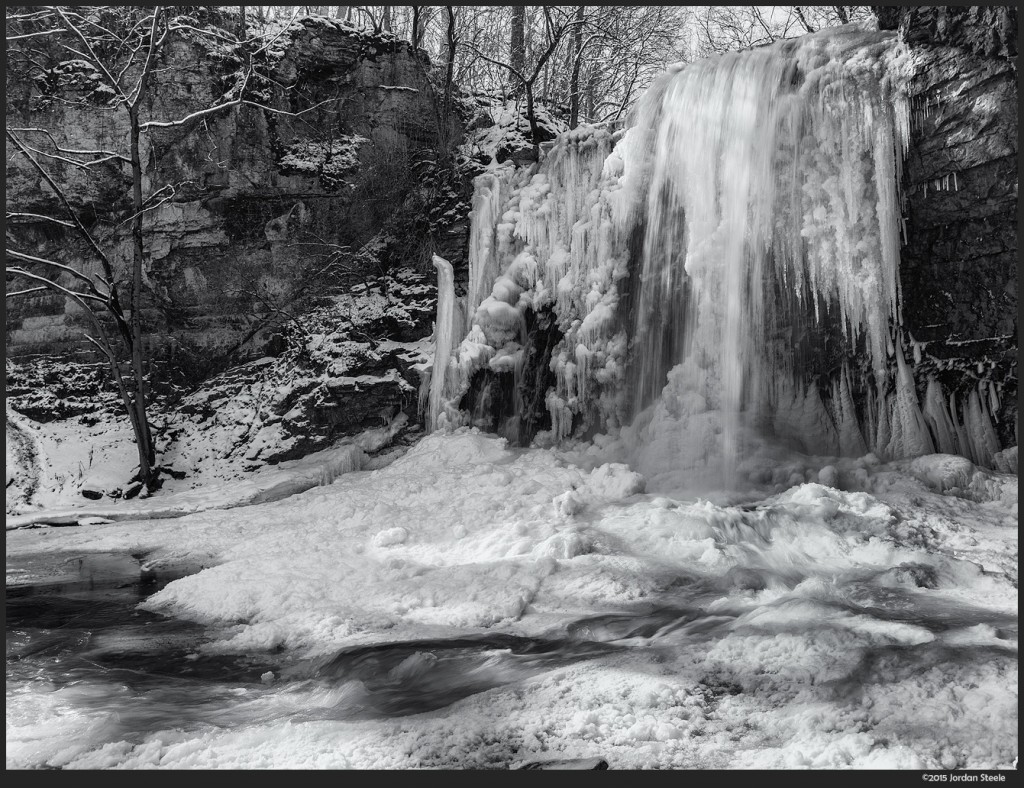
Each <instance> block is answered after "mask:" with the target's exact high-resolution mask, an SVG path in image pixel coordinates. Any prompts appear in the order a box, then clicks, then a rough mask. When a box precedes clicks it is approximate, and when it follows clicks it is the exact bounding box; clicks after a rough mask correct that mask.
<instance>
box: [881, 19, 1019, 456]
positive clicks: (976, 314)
mask: <svg viewBox="0 0 1024 788" xmlns="http://www.w3.org/2000/svg"><path fill="white" fill-rule="evenodd" d="M876 14H877V16H878V19H879V24H880V26H881V27H882V28H885V29H897V28H898V29H899V31H900V36H901V38H902V39H903V41H904V42H905V43H906V45H907V46H908V47H909V49H910V53H911V58H912V63H913V77H912V79H911V81H910V93H911V100H912V118H911V135H910V149H909V153H908V156H907V160H906V162H905V168H904V177H903V187H904V193H905V200H906V203H905V205H906V209H905V217H906V233H905V237H904V244H903V248H902V250H901V253H900V254H901V267H900V278H901V281H902V286H903V323H904V326H905V328H906V330H907V331H908V333H909V335H910V338H911V339H912V340H913V342H914V343H915V344H916V345H917V354H918V355H919V356H920V361H919V362H918V363H917V364H916V368H915V372H916V376H917V377H918V382H919V384H920V383H923V382H924V381H925V380H926V379H927V378H928V377H934V378H936V379H937V380H938V381H939V382H941V383H942V384H943V388H944V389H945V390H946V392H947V393H955V394H957V395H958V396H959V395H962V394H963V393H965V392H966V391H969V390H971V389H972V388H974V387H976V386H978V384H979V382H981V383H982V384H983V388H986V386H985V385H984V384H986V383H989V382H991V384H992V385H991V387H988V388H990V390H991V391H994V392H995V394H996V397H995V399H997V400H998V402H996V403H994V406H993V404H990V405H989V407H990V408H991V409H992V411H993V413H992V415H993V420H994V422H995V426H996V429H997V432H998V434H999V438H1000V442H1001V443H1002V445H1003V446H1012V445H1015V444H1016V443H1017V73H1016V57H1017V11H1016V9H1015V8H1013V7H1010V6H975V7H944V6H928V7H881V8H877V9H876Z"/></svg>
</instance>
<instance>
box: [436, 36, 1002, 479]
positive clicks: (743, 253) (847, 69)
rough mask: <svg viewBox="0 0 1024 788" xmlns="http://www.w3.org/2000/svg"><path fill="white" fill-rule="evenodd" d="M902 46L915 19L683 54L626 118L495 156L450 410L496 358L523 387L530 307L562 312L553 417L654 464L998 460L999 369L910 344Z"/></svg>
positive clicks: (557, 423) (478, 208)
mask: <svg viewBox="0 0 1024 788" xmlns="http://www.w3.org/2000/svg"><path fill="white" fill-rule="evenodd" d="M900 59H901V52H900V49H899V46H898V44H897V42H896V39H895V37H894V36H893V35H892V34H891V33H888V32H880V31H874V30H870V29H866V28H865V27H862V26H858V25H847V26H845V27H843V28H839V29H834V30H828V31H822V32H820V33H816V34H811V35H807V36H803V37H801V38H799V39H794V40H788V41H781V42H777V43H776V44H774V45H771V46H768V47H762V48H758V49H755V50H751V51H744V52H732V53H727V54H725V55H721V56H718V57H715V58H709V59H706V60H703V61H700V62H697V63H692V64H688V65H685V66H680V67H676V68H673V69H671V70H670V71H669V72H668V73H666V74H665V75H663V76H662V77H661V78H660V79H659V80H658V81H657V82H656V83H655V84H654V85H653V86H652V87H651V88H650V90H649V91H648V92H647V94H646V95H645V96H644V97H643V99H642V100H641V102H640V104H639V106H638V109H637V111H636V112H635V113H634V119H633V125H632V126H631V127H630V128H629V129H628V131H626V132H625V133H624V134H623V133H615V134H610V133H609V132H607V131H606V130H602V129H597V128H580V129H576V130H574V131H572V132H569V133H566V134H563V135H561V136H560V137H559V139H558V140H557V141H556V143H555V144H554V146H553V147H552V148H551V149H550V151H548V153H547V155H546V156H545V157H544V158H543V159H542V161H541V162H540V163H539V164H538V165H534V166H532V167H531V168H529V169H526V170H518V171H517V170H514V169H513V168H512V167H511V166H505V167H503V168H502V167H494V168H493V169H492V170H490V171H489V172H488V173H486V174H485V175H482V176H480V177H479V178H478V179H477V183H476V196H475V198H474V207H473V212H472V215H471V222H472V229H471V248H470V273H469V292H468V295H467V298H466V307H467V308H466V323H465V330H466V335H465V336H466V338H465V340H464V341H463V343H462V345H461V347H460V348H459V350H458V353H457V357H456V360H455V362H454V366H455V368H456V369H455V375H456V377H457V378H458V382H457V383H456V384H454V385H453V387H452V389H451V390H450V392H449V393H450V395H451V398H452V399H451V400H450V402H449V409H450V410H452V411H454V410H455V409H457V407H458V400H459V398H460V397H461V396H462V395H463V394H464V393H465V392H466V391H467V390H468V389H469V388H470V386H471V381H472V379H473V376H474V375H475V374H477V373H478V372H480V371H481V370H489V371H490V372H492V373H499V374H500V373H503V372H512V373H513V380H512V385H513V387H514V388H515V390H516V394H515V396H516V408H517V409H519V408H521V407H523V406H522V402H521V400H522V396H521V392H520V389H521V388H522V381H521V378H520V376H521V372H522V363H523V358H524V355H525V353H526V352H527V350H528V347H524V346H528V344H529V340H528V337H527V335H526V325H527V318H528V316H530V314H531V312H532V313H533V314H538V313H540V312H542V311H546V310H549V311H550V312H551V313H552V314H553V315H554V317H555V319H556V321H557V327H558V329H559V331H560V332H561V341H560V342H559V343H558V345H557V346H556V347H555V349H554V351H553V353H552V357H551V361H550V369H551V370H552V372H553V373H554V376H555V384H554V385H553V386H552V387H551V388H550V389H549V390H548V391H547V392H546V395H545V398H544V401H545V403H546V405H547V409H548V412H549V415H550V420H551V429H550V432H549V433H548V434H547V435H546V436H538V437H546V438H547V439H548V440H551V441H558V440H560V439H562V438H565V437H567V436H569V435H574V434H575V435H582V434H585V433H586V432H587V431H589V432H590V433H593V432H594V431H596V430H605V431H608V432H615V431H618V430H622V434H623V436H624V438H625V439H626V442H627V443H628V444H629V445H630V447H631V450H632V452H633V457H632V460H633V461H634V464H635V465H636V467H638V468H639V469H640V470H641V471H642V472H644V473H647V474H650V473H656V472H658V471H662V470H664V469H665V468H666V467H667V466H671V467H672V468H674V469H676V470H678V471H680V472H681V473H684V474H685V473H690V472H696V471H700V472H706V471H708V470H709V469H710V470H711V471H712V475H713V476H716V477H717V479H718V480H719V481H723V482H725V483H727V484H729V483H732V482H734V481H736V480H735V478H734V475H733V474H734V470H735V468H736V467H737V465H738V458H739V456H740V455H741V453H742V452H743V451H744V450H745V448H746V447H747V446H749V445H750V444H749V442H750V441H754V440H762V439H765V438H767V439H769V440H774V441H781V442H784V443H787V444H789V445H791V446H792V447H793V448H796V449H798V450H800V451H803V452H807V453H812V454H820V455H854V456H860V455H863V454H865V453H866V452H868V451H872V452H874V453H875V454H876V455H878V456H879V457H882V458H885V459H891V458H892V459H894V458H902V457H913V456H918V455H921V454H927V453H932V452H935V451H948V452H959V453H962V454H964V455H965V456H967V457H968V458H970V459H971V460H972V461H974V462H976V463H979V464H982V465H987V466H989V467H991V466H992V464H993V463H994V462H996V459H995V455H996V454H997V453H998V451H999V448H1000V447H999V442H998V440H997V439H996V436H995V433H994V431H993V429H992V423H991V415H992V411H993V410H994V408H993V405H992V401H994V400H995V399H996V398H997V392H996V391H995V389H992V391H991V393H990V392H988V391H979V392H974V393H971V394H970V395H969V396H967V397H966V398H963V401H959V402H958V401H953V400H949V401H947V398H946V395H945V393H944V392H943V391H942V390H941V386H940V384H939V383H938V382H936V381H934V380H932V381H931V383H929V384H928V385H927V388H926V389H925V390H922V391H919V390H918V386H917V383H916V382H915V377H914V371H913V367H912V363H916V361H919V359H917V360H915V362H911V361H908V360H907V358H906V357H905V356H904V347H906V346H907V343H908V342H909V343H910V345H912V346H913V347H914V348H915V350H914V353H915V355H917V354H919V352H920V349H919V348H918V346H917V345H914V344H913V340H912V338H910V337H905V336H904V335H903V331H902V329H901V314H900V305H901V292H900V279H899V247H900V228H901V226H902V217H901V205H900V196H899V195H900V178H901V167H902V161H903V158H904V156H905V154H906V150H907V143H908V137H909V129H910V115H911V113H910V107H909V103H908V101H907V98H906V95H905V93H904V92H903V90H902V87H901V85H902V80H901V79H900V77H899V73H900V68H899V63H900ZM837 344H839V345H841V346H842V347H845V348H846V350H845V351H844V352H845V355H846V358H845V359H844V358H836V357H835V354H834V351H832V350H831V348H834V347H836V345H837ZM827 353H832V354H833V355H832V357H831V358H829V357H826V354H827ZM855 358H856V359H859V360H860V361H861V362H862V363H860V364H859V365H857V366H856V368H855V367H854V359H855ZM487 385H489V386H490V385H493V383H488V384H487ZM461 419H462V423H470V422H472V414H469V413H467V412H465V411H463V413H462V416H461ZM456 421H458V419H456ZM505 434H506V437H509V438H510V439H514V438H515V437H516V436H515V435H513V434H510V433H505Z"/></svg>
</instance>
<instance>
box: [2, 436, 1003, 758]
mask: <svg viewBox="0 0 1024 788" xmlns="http://www.w3.org/2000/svg"><path fill="white" fill-rule="evenodd" d="M791 462H792V463H794V464H793V465H791V467H790V468H788V469H784V470H783V471H782V472H783V473H785V472H787V471H788V473H789V474H791V475H792V474H793V473H795V472H796V465H795V463H796V462H797V460H795V459H794V460H792V461H791ZM845 462H846V461H837V462H836V464H834V465H831V466H819V467H817V468H814V467H813V465H812V464H810V463H808V464H807V467H806V468H805V470H804V471H803V474H808V475H809V474H810V473H812V472H813V473H815V474H816V475H817V477H818V478H819V479H820V480H821V481H807V480H806V479H807V476H803V477H802V480H801V481H796V480H795V479H794V481H793V484H791V485H790V484H788V481H789V479H788V478H785V479H783V478H782V476H781V475H780V482H779V485H778V486H779V489H778V491H776V492H771V493H769V494H767V495H763V496H762V497H760V498H757V499H750V500H747V501H746V502H745V503H744V504H743V505H730V504H728V503H713V502H712V501H710V500H706V499H693V498H679V497H672V496H669V495H664V494H657V495H656V494H652V493H651V492H644V489H645V488H644V480H643V479H641V478H640V477H638V476H637V475H636V474H635V473H634V472H632V471H630V470H629V469H628V468H627V467H626V466H622V465H616V464H615V463H608V462H599V461H598V460H597V459H595V461H594V462H592V463H586V464H585V465H576V464H573V463H569V462H566V461H565V460H564V459H561V458H560V456H559V453H557V452H555V451H553V450H539V449H527V450H512V449H509V448H508V446H507V444H506V443H505V441H504V440H502V439H500V438H497V437H495V436H489V435H484V434H480V433H478V432H476V431H474V430H468V429H461V430H458V431H455V432H454V433H449V434H445V433H435V434H433V435H430V436H427V437H425V438H424V439H423V440H422V441H420V442H419V444H417V445H416V446H415V447H414V448H412V449H411V450H410V451H409V452H408V453H407V454H405V455H404V456H403V457H401V458H399V459H397V460H396V461H395V462H393V463H392V464H391V465H389V466H388V467H386V468H382V469H379V470H376V471H371V472H362V473H360V472H356V473H349V474H346V475H344V476H342V477H340V478H338V479H337V480H336V481H335V482H334V484H331V485H329V486H327V487H321V488H318V489H316V490H312V491H309V492H306V493H303V494H302V495H299V496H296V497H294V498H292V499H290V500H289V501H287V502H278V503H274V504H265V505H262V506H256V507H249V508H247V509H245V510H236V511H221V512H216V513H212V512H210V513H205V514H198V515H192V516H190V517H187V518H183V519H180V520H176V521H151V522H147V523H145V525H144V527H143V528H139V527H138V526H135V527H134V528H133V527H132V526H131V525H129V524H124V525H121V524H112V525H94V526H90V527H89V529H88V531H89V533H88V534H83V533H82V531H84V530H85V529H66V530H65V531H64V532H63V533H62V534H61V537H62V538H61V547H60V549H61V550H71V551H74V550H75V549H78V548H79V547H80V546H82V545H85V544H88V545H89V547H90V548H91V549H94V550H104V549H115V550H116V549H119V548H122V547H123V546H125V545H128V544H130V545H131V546H132V549H139V550H147V551H151V552H150V555H151V560H152V561H154V562H156V563H160V562H169V563H174V562H175V561H180V560H183V559H185V558H187V557H188V556H193V557H196V556H201V557H202V559H203V562H204V563H205V564H206V565H207V566H209V565H210V564H211V563H214V564H216V565H215V566H212V568H209V569H206V570H204V571H202V572H200V573H198V574H196V575H192V576H190V577H187V578H183V579H181V580H178V581H175V582H173V583H171V584H170V585H168V586H167V587H166V588H164V589H163V590H162V591H161V592H159V594H157V595H155V596H153V597H151V598H150V600H149V601H148V602H147V603H146V607H148V608H151V609H155V610H159V611H162V612H166V613H169V614H172V615H181V616H186V617H189V618H195V619H198V620H201V621H205V622H208V623H210V624H211V625H213V626H214V627H215V628H217V627H220V628H221V638H220V639H219V640H218V641H216V642H214V643H212V644H208V645H207V646H205V648H207V649H209V650H211V651H221V650H223V651H228V652H233V651H236V650H238V651H245V652H248V653H251V650H252V649H268V650H274V649H281V648H283V652H281V653H282V654H284V655H286V656H300V655H303V656H313V657H314V662H316V655H323V658H324V659H329V658H330V656H331V655H333V654H334V651H335V650H336V649H337V648H339V647H343V646H346V645H353V644H359V643H368V642H380V641H386V640H396V641H398V640H407V639H411V638H418V637H446V636H458V635H463V636H464V635H467V634H473V633H480V632H495V631H498V632H511V633H520V634H525V635H535V636H536V635H541V636H545V637H568V638H570V639H571V640H576V641H581V642H586V641H589V642H604V643H606V644H608V645H609V646H611V647H616V648H615V650H613V651H611V652H609V653H608V654H605V655H604V656H599V657H595V658H592V659H588V660H585V661H582V662H577V663H575V664H571V665H565V666H562V667H556V668H553V669H549V670H544V671H540V672H539V673H537V674H536V675H527V674H522V675H516V676H515V680H514V681H511V682H510V683H508V684H507V685H505V686H499V687H496V688H494V689H491V690H487V691H485V692H481V693H479V694H477V695H474V696H471V697H468V698H465V699H463V700H461V701H458V702H456V703H454V704H453V705H451V706H450V707H447V708H445V709H441V710H439V711H436V712H432V713H427V714H419V715H412V716H408V717H403V718H399V719H392V720H369V721H356V720H350V719H346V718H345V715H344V711H345V709H346V708H349V707H350V706H352V705H353V704H355V705H356V707H358V704H359V702H360V698H361V697H362V696H363V695H362V693H364V692H365V689H364V688H363V687H362V686H361V685H360V683H359V682H358V681H345V682H339V683H333V684H332V683H322V682H320V683H318V682H311V681H292V682H290V683H289V682H286V683H284V684H282V687H281V689H279V690H277V689H274V688H273V687H265V688H262V689H261V688H260V687H256V688H253V687H251V686H250V687H247V688H246V692H247V693H248V695H247V697H248V699H249V703H248V704H247V705H246V707H245V708H246V713H247V714H250V715H251V717H250V718H247V719H250V724H247V725H244V726H240V727H235V728H234V729H232V730H228V729H225V728H218V727H215V726H214V725H208V726H205V725H204V726H202V727H201V728H200V729H199V730H179V731H160V732H156V733H152V734H146V735H144V737H142V739H141V740H140V741H129V740H124V741H117V740H116V737H115V739H114V740H108V739H102V740H103V741H109V743H107V744H106V745H105V746H103V747H97V746H91V745H90V744H89V742H90V741H91V740H92V739H93V737H94V736H95V735H96V732H97V731H99V730H101V729H102V726H103V725H104V724H105V722H104V720H103V716H102V713H97V712H90V711H85V710H83V709H82V708H81V706H76V705H75V703H76V698H77V697H78V696H77V695H76V693H88V692H89V691H90V688H89V687H76V686H73V685H72V686H69V687H67V688H63V689H59V690H57V691H53V692H45V693H36V694H33V695H26V696H22V697H17V698H14V699H13V700H12V699H9V701H11V702H10V703H9V705H8V750H7V761H8V767H9V768H11V767H12V766H14V767H17V766H20V765H32V764H39V763H44V762H45V763H49V764H50V765H60V766H66V767H71V768H90V767H91V768H97V767H100V768H105V767H122V768H141V767H152V766H158V767H165V768H167V767H196V768H200V767H213V766H220V767H231V766H243V765H244V766H246V767H248V768H252V767H253V766H256V765H258V766H259V767H261V768H264V767H265V768H271V767H284V768H340V767H353V768H391V767H393V768H428V767H436V768H445V767H448V768H471V767H492V768H493V767H501V768H508V767H509V766H510V765H512V766H514V765H516V764H521V763H523V762H526V761H529V760H536V759H537V758H538V757H590V756H593V755H595V754H599V755H600V756H602V757H604V758H606V759H607V760H608V761H609V762H610V763H612V764H613V765H614V767H615V768H624V769H625V768H690V769H692V768H697V767H701V768H729V769H735V768H829V769H834V768H883V767H884V768H909V769H938V768H943V769H953V768H967V769H992V768H1010V766H1011V764H1012V762H1013V759H1014V758H1015V756H1016V748H1017V732H1016V731H1017V721H1016V716H1017V708H1016V705H1017V697H1016V682H1017V640H1016V607H1017V602H1016V577H1015V574H1014V572H1015V566H1016V545H1017V541H1016V534H1017V528H1016V522H1015V514H1013V515H1012V516H1011V510H1010V509H1009V508H1008V507H1007V506H1006V505H1004V504H1003V503H1001V502H999V501H995V500H990V501H987V502H985V503H979V502H977V501H972V500H968V499H965V498H961V497H956V496H954V495H950V494H946V495H943V494H940V493H939V492H936V491H935V490H933V489H931V487H932V486H933V485H937V486H941V485H942V484H945V483H959V481H960V480H962V478H963V476H962V472H963V469H958V468H956V467H953V466H948V467H947V465H948V463H947V460H946V459H945V458H942V457H938V458H935V459H934V460H932V461H930V462H924V461H922V462H919V463H918V464H917V466H915V468H914V469H913V473H914V474H921V475H928V474H931V478H932V479H933V481H931V482H929V484H927V485H926V484H925V483H922V482H921V481H919V480H918V479H916V478H914V476H913V475H908V473H907V472H906V471H907V469H905V468H903V466H901V465H887V464H884V463H879V462H877V461H875V460H873V459H872V458H863V462H862V463H861V465H860V467H859V468H858V467H855V466H854V464H853V461H849V465H846V464H844V463H845ZM770 467H771V466H770V464H768V463H765V464H764V466H763V468H762V470H763V471H769V470H770ZM751 470H753V469H751ZM858 471H859V472H858ZM935 480H937V481H935ZM1015 481H1016V480H1015V479H1014V482H1015ZM847 484H862V485H863V487H864V489H862V490H855V489H840V486H845V485H847ZM837 485H838V486H837ZM947 492H948V491H947ZM32 534H33V532H17V533H16V534H15V535H16V536H25V537H26V538H29V537H31V536H32ZM19 549H25V550H34V549H38V545H35V544H34V543H31V542H27V541H26V542H25V544H24V547H21V543H20V542H19V541H18V540H17V539H13V540H12V539H11V538H10V537H9V546H8V550H9V554H13V555H15V556H16V555H17V554H18V551H19ZM12 551H13V553H12ZM644 622H647V623H646V625H645V626H641V624H643V623H644ZM651 622H654V623H651ZM502 654H503V652H502V651H500V650H498V651H495V653H494V657H495V659H500V658H501V655H502ZM418 659H419V662H417V661H416V660H415V659H414V660H411V661H409V660H407V662H406V663H403V665H402V666H400V667H401V668H402V670H405V671H416V670H424V671H429V654H425V653H424V654H420V655H418ZM316 664H319V663H318V662H316ZM482 669H483V668H482ZM397 670H398V668H396V671H397ZM299 675H300V676H301V675H305V674H301V673H300V674H299ZM394 678H395V680H396V681H397V680H399V676H398V674H397V673H396V674H395V676H394ZM509 678H511V676H510V677H509ZM69 704H70V705H69ZM298 709H301V710H305V711H306V712H308V714H306V715H305V716H304V717H298V718H297V717H295V713H296V710H298ZM57 715H59V717H58V716H57ZM339 716H340V717H341V719H338V717H339ZM55 719H58V720H59V722H56V723H55V722H54V720H55ZM33 720H41V721H40V722H39V723H38V724H36V723H34V722H33ZM42 721H46V724H48V725H50V726H55V727H51V728H48V729H44V727H43V722H42Z"/></svg>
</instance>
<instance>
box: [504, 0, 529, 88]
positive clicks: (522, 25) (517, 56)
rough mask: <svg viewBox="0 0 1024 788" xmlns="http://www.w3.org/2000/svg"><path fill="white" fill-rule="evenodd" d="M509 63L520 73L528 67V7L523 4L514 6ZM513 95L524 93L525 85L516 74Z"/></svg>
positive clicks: (513, 81) (513, 78)
mask: <svg viewBox="0 0 1024 788" xmlns="http://www.w3.org/2000/svg"><path fill="white" fill-rule="evenodd" d="M508 62H509V65H510V66H512V68H514V69H515V70H516V71H518V72H519V73H520V74H522V73H523V69H524V68H525V67H526V7H525V6H521V5H516V6H512V37H511V42H510V44H509V57H508ZM509 92H510V93H511V94H512V95H513V96H521V95H522V94H523V85H522V84H521V83H520V81H519V79H518V78H517V77H515V76H513V77H512V88H511V90H510V91H509Z"/></svg>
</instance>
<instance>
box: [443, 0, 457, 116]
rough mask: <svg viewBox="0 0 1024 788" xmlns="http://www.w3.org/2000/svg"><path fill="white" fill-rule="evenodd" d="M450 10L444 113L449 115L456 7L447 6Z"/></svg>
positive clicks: (446, 8)
mask: <svg viewBox="0 0 1024 788" xmlns="http://www.w3.org/2000/svg"><path fill="white" fill-rule="evenodd" d="M445 10H446V11H447V12H448V62H447V63H446V64H445V68H444V114H445V118H447V117H448V115H449V113H450V112H451V108H452V80H453V79H454V76H455V46H456V43H457V42H456V40H455V8H454V7H453V6H450V5H446V6H445Z"/></svg>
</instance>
